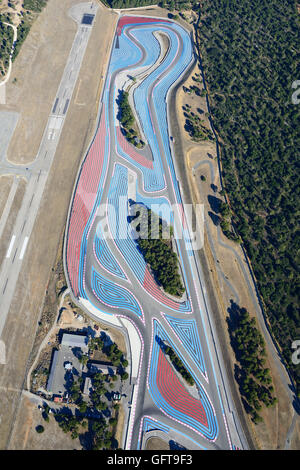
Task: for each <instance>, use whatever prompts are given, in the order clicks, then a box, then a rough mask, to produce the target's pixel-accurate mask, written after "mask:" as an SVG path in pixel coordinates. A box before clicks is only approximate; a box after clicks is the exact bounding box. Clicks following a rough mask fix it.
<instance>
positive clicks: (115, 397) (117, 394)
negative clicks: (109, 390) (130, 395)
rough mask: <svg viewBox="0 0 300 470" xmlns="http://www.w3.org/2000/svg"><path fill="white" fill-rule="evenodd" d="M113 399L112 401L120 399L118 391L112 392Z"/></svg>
mask: <svg viewBox="0 0 300 470" xmlns="http://www.w3.org/2000/svg"><path fill="white" fill-rule="evenodd" d="M113 400H114V401H120V400H121V393H120V392H114V393H113Z"/></svg>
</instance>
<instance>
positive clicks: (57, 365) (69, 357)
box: [47, 333, 88, 397]
mask: <svg viewBox="0 0 300 470" xmlns="http://www.w3.org/2000/svg"><path fill="white" fill-rule="evenodd" d="M87 352H88V337H87V336H86V335H84V336H83V335H77V334H70V333H64V335H63V337H62V341H61V345H60V349H58V350H55V351H54V353H53V359H52V364H51V370H50V374H49V378H48V382H47V391H48V392H50V393H52V394H53V395H56V396H61V397H62V396H63V395H64V394H65V393H66V392H67V391H68V383H69V380H70V378H71V377H72V373H73V372H74V371H76V370H77V371H81V370H82V364H81V363H80V361H79V357H80V356H81V355H82V353H87Z"/></svg>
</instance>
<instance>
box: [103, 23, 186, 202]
mask: <svg viewBox="0 0 300 470" xmlns="http://www.w3.org/2000/svg"><path fill="white" fill-rule="evenodd" d="M131 27H132V26H130V25H129V26H127V27H125V28H123V31H122V35H121V36H120V37H119V45H120V48H119V49H114V51H113V54H112V66H111V71H115V70H117V69H120V68H123V67H125V68H129V67H130V66H132V65H133V64H134V63H136V62H138V61H139V60H140V59H141V57H142V53H141V49H140V48H138V47H137V46H136V45H135V44H134V43H132V41H130V39H129V38H128V37H127V36H126V31H127V30H128V28H131ZM158 30H159V31H163V32H165V33H166V34H167V35H168V37H169V40H170V47H169V50H168V53H167V54H166V56H165V58H164V60H163V61H162V63H161V64H160V65H159V66H158V67H157V68H155V70H153V71H152V73H150V74H149V75H148V76H147V78H146V79H145V80H143V81H142V83H141V84H140V85H139V86H138V87H137V88H136V89H135V91H134V103H135V109H136V112H137V115H138V117H139V120H140V123H141V125H142V127H143V130H144V134H145V135H146V136H147V141H148V144H149V146H150V148H151V151H152V155H153V170H151V169H148V168H145V167H143V166H142V165H140V164H138V163H136V162H134V160H133V159H132V158H131V157H130V156H129V155H128V154H126V153H125V152H124V151H123V150H122V148H121V147H120V145H119V144H118V142H117V136H116V134H115V138H116V142H117V150H118V153H119V154H120V155H121V156H122V157H124V158H126V159H127V160H129V161H131V163H134V164H135V166H136V167H137V168H139V169H140V170H141V172H142V173H143V179H144V189H145V191H147V192H155V191H160V190H162V189H163V188H164V187H165V179H164V171H163V165H162V156H161V154H160V151H159V146H158V141H157V137H156V135H155V133H154V129H153V126H152V121H151V116H150V111H149V108H148V99H147V98H148V90H149V87H150V86H151V85H152V84H153V82H155V81H156V80H157V79H158V80H159V82H158V84H157V85H156V86H155V89H154V91H153V102H154V108H155V114H156V119H157V120H158V127H159V129H160V132H161V135H162V139H163V148H164V153H165V157H166V160H167V163H168V165H169V167H170V171H171V176H172V178H173V184H174V187H175V192H176V197H177V201H178V202H181V197H180V192H179V189H178V184H177V180H176V176H175V171H174V166H173V161H172V157H171V151H170V144H169V133H168V124H167V109H166V96H167V92H168V90H169V88H170V87H171V86H172V85H173V84H174V83H175V82H176V80H177V79H178V78H179V77H180V76H181V75H182V73H183V72H184V70H185V69H186V68H187V67H188V65H189V64H190V63H191V60H192V56H193V55H192V44H191V40H190V37H189V34H188V33H187V32H186V31H185V30H184V29H183V28H181V27H180V26H179V25H177V24H175V23H174V24H172V26H171V27H170V26H169V27H167V26H164V24H163V23H161V22H160V23H159V24H157V25H155V26H151V24H150V26H149V24H147V25H144V26H143V27H141V26H140V25H139V27H138V26H137V27H135V28H134V29H132V30H131V31H130V34H132V36H134V37H135V38H136V40H137V41H139V42H140V43H141V45H142V46H143V48H144V49H145V51H146V58H145V60H144V62H143V63H142V64H140V66H141V67H142V66H144V65H149V66H151V65H153V64H154V63H155V61H156V60H157V58H158V57H159V54H160V44H159V42H158V41H157V39H156V38H155V37H154V35H153V33H154V32H155V31H158ZM175 32H177V33H178V34H179V35H180V36H181V39H182V47H183V49H182V53H181V54H180V56H179V58H178V57H177V55H178V47H179V40H178V36H177V34H176V33H175ZM145 39H146V40H145ZM126 57H127V61H126ZM175 58H177V59H178V60H177V62H176V64H175V63H174V60H175ZM133 68H134V67H133ZM168 68H169V70H168V72H167V73H166V74H165V76H164V77H161V78H160V76H161V75H162V74H163V73H164V72H166V71H167V69H168ZM116 98H117V90H115V94H114V100H116ZM115 132H116V131H115Z"/></svg>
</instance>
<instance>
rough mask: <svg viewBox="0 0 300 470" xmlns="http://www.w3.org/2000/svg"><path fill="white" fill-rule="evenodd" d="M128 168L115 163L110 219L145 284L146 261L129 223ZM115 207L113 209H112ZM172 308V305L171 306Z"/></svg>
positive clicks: (120, 245) (186, 305) (180, 307)
mask: <svg viewBox="0 0 300 470" xmlns="http://www.w3.org/2000/svg"><path fill="white" fill-rule="evenodd" d="M127 198H128V170H127V168H126V167H124V166H123V165H121V164H116V165H115V171H114V174H113V176H112V179H111V182H110V188H109V193H108V203H109V206H110V210H109V212H108V221H109V225H110V227H111V228H115V233H113V238H114V241H115V243H116V245H117V247H118V249H119V250H120V252H121V254H122V255H123V257H124V258H125V260H126V262H127V263H128V265H129V267H130V268H131V270H132V272H133V274H134V275H135V276H136V277H137V279H138V280H139V282H140V284H141V285H143V283H144V278H145V271H146V262H145V260H144V257H143V255H142V254H141V252H140V251H139V250H138V247H137V244H136V242H135V240H134V239H133V237H132V230H131V228H130V224H129V223H128V215H129V214H128V204H127V201H128V199H127ZM112 209H113V210H112ZM169 308H170V307H169ZM190 310H191V305H190V301H189V300H186V301H184V302H181V303H180V304H179V305H178V311H180V312H189V311H190Z"/></svg>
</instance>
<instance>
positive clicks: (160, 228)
mask: <svg viewBox="0 0 300 470" xmlns="http://www.w3.org/2000/svg"><path fill="white" fill-rule="evenodd" d="M135 209H136V214H135V216H133V217H132V219H131V223H134V224H135V230H136V232H137V234H138V239H137V244H138V246H139V249H140V251H141V253H142V254H143V256H144V259H145V261H146V262H147V263H148V264H149V266H150V268H151V270H152V272H153V274H154V277H155V279H156V280H157V281H158V283H159V284H161V285H162V287H163V289H164V290H165V292H167V293H169V294H171V295H174V296H182V294H183V293H184V291H185V289H184V286H183V284H182V280H181V276H180V274H179V264H178V256H177V254H176V253H175V252H174V251H173V248H172V240H171V238H170V237H171V236H172V233H173V230H172V228H171V227H168V226H167V224H166V223H165V222H164V221H163V220H162V219H161V218H160V217H158V215H156V214H155V213H154V212H152V211H151V209H149V208H148V207H146V206H143V205H141V204H136V205H135ZM136 220H138V224H136ZM168 234H169V237H168Z"/></svg>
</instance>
